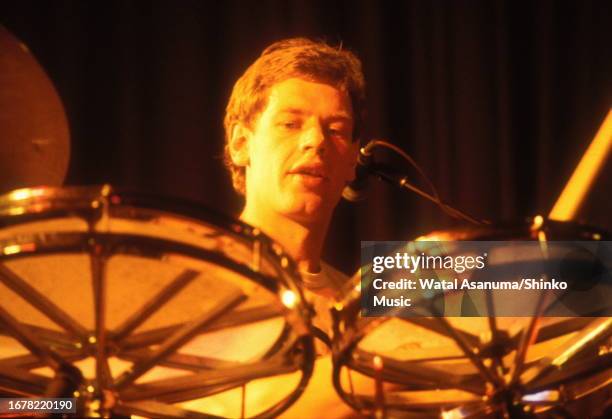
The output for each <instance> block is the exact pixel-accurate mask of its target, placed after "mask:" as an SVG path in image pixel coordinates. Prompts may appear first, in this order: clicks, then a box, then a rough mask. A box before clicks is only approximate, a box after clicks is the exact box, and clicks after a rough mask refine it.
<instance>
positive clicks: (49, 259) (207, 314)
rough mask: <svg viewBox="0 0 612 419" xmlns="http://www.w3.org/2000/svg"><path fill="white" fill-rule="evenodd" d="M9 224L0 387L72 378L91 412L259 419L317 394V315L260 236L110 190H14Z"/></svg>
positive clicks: (3, 210) (0, 298) (287, 263)
mask: <svg viewBox="0 0 612 419" xmlns="http://www.w3.org/2000/svg"><path fill="white" fill-rule="evenodd" d="M0 223H2V228H1V229H0V255H1V257H2V259H1V262H0V302H1V303H0V326H1V327H0V348H1V349H0V393H4V394H9V395H26V396H41V395H44V394H47V395H49V394H50V392H52V391H59V390H57V386H58V384H63V385H62V386H60V387H61V391H60V392H59V393H56V394H54V396H55V397H60V396H61V397H72V394H76V395H77V396H78V399H79V401H80V404H81V405H80V407H79V409H81V410H80V413H81V414H94V413H95V410H96V409H98V413H100V412H102V413H106V414H120V415H132V414H136V415H143V416H155V417H160V416H164V417H184V416H185V415H196V416H197V415H198V414H201V415H204V414H205V415H214V416H223V417H245V416H248V417H250V416H256V415H262V414H263V415H275V414H278V413H279V412H280V411H282V410H283V409H285V408H286V407H288V406H289V404H291V403H292V402H293V401H295V399H297V397H298V396H299V394H300V393H301V391H302V390H303V387H304V386H305V383H306V381H307V380H308V378H309V376H310V373H311V369H312V364H313V356H314V355H313V349H312V339H311V337H310V335H309V328H310V320H309V311H308V308H307V306H306V304H305V302H304V300H303V297H302V294H301V292H300V289H299V288H298V286H297V285H296V284H297V278H298V277H297V273H296V271H295V267H294V264H293V262H292V261H291V260H290V259H289V258H288V257H287V256H286V255H285V254H284V253H283V250H282V249H281V248H280V247H279V246H278V245H277V244H276V243H274V242H272V241H271V240H269V239H268V238H267V237H265V236H264V235H263V234H260V233H259V232H258V231H257V230H254V229H252V228H251V227H249V226H247V225H245V224H242V223H239V222H236V221H232V220H228V219H225V218H224V217H221V216H219V215H215V214H212V213H210V212H208V211H205V210H202V209H198V208H195V207H194V206H191V205H186V204H183V203H178V202H170V201H168V200H159V199H152V198H150V197H145V196H137V195H134V194H125V193H120V192H116V191H113V190H112V189H111V188H110V187H108V186H104V187H93V188H63V189H50V188H39V189H23V190H18V191H15V192H12V193H11V194H8V195H5V196H4V197H2V198H0ZM72 367H77V370H76V371H75V370H74V368H72ZM62 375H64V376H67V378H66V379H65V380H63V381H62V380H60V379H59V378H58V377H61V376H62ZM80 375H82V376H83V377H82V378H81V377H80ZM275 382H282V383H283V385H282V387H281V391H279V387H278V386H274V385H273V383H275ZM262 383H263V384H262ZM71 386H72V388H71ZM67 392H68V393H70V394H68V395H67ZM195 412H198V413H195Z"/></svg>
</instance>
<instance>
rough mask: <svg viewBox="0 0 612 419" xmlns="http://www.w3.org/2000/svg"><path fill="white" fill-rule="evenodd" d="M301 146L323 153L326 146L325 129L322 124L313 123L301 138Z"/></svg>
mask: <svg viewBox="0 0 612 419" xmlns="http://www.w3.org/2000/svg"><path fill="white" fill-rule="evenodd" d="M301 141H302V143H301V148H302V150H304V151H307V150H314V151H316V152H317V153H318V154H323V153H324V152H325V148H326V139H325V131H324V129H323V127H322V126H321V125H320V124H312V125H311V126H310V127H308V128H307V129H306V130H305V131H304V133H303V134H302V138H301Z"/></svg>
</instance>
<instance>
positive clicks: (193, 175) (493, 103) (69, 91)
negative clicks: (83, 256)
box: [0, 0, 612, 272]
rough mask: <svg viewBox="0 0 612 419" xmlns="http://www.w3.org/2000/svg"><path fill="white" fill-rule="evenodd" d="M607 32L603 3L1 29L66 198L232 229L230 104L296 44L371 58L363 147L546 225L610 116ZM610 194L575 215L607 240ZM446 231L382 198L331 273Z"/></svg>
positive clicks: (490, 215)
mask: <svg viewBox="0 0 612 419" xmlns="http://www.w3.org/2000/svg"><path fill="white" fill-rule="evenodd" d="M611 21H612V13H611V6H610V2H609V1H529V2H527V1H526V2H523V1H488V0H487V1H432V0H425V1H402V2H400V1H380V2H379V1H272V0H269V1H224V2H220V1H219V2H217V1H156V2H146V1H138V2H137V1H104V2H94V1H23V0H21V1H6V0H2V1H0V23H1V24H4V25H5V26H6V27H7V28H8V29H9V30H11V31H12V32H13V33H14V34H15V35H16V36H17V37H19V38H20V39H21V40H22V41H24V42H25V43H26V44H27V45H28V46H29V47H30V49H31V51H32V52H33V54H34V55H35V56H36V57H37V58H38V60H39V62H40V63H41V65H42V66H43V67H44V68H45V70H46V71H47V73H48V75H49V77H50V78H51V79H52V80H53V82H54V83H55V85H56V87H57V90H58V92H59V94H60V96H61V98H62V100H63V102H64V105H65V108H66V112H67V115H68V119H69V123H70V130H71V136H72V157H71V162H70V168H69V172H68V178H67V180H66V183H67V184H79V185H87V184H99V183H103V182H110V183H112V184H115V185H118V186H125V187H128V188H132V189H137V190H142V191H146V192H154V193H156V194H160V195H171V196H178V197H182V198H187V199H190V200H193V201H196V202H199V203H202V204H204V205H207V206H209V207H211V208H214V209H216V210H219V211H222V212H225V213H228V214H231V215H237V214H238V213H239V211H240V208H241V205H242V202H241V199H240V198H239V197H238V196H237V195H236V194H234V193H233V191H232V188H231V182H230V178H229V175H228V174H227V173H226V172H225V169H224V168H223V165H222V163H221V159H220V156H221V154H222V148H223V131H222V119H223V112H224V107H225V104H226V101H227V98H228V96H229V92H230V89H231V87H232V85H233V83H234V81H235V80H236V79H237V78H238V77H239V76H240V75H241V73H242V72H243V71H244V70H245V69H246V67H247V66H248V65H249V64H250V63H251V62H252V61H253V60H254V59H255V58H256V57H257V56H258V54H259V52H260V51H261V50H262V49H263V48H264V47H265V46H266V45H268V44H269V43H271V42H273V41H276V40H278V39H281V38H286V37H291V36H308V37H314V38H323V39H326V40H327V41H329V42H331V43H338V42H340V41H342V43H343V46H344V47H345V48H349V49H351V50H353V51H354V52H356V53H357V54H358V55H359V56H360V57H361V58H362V61H363V65H364V71H365V75H366V79H367V82H368V94H369V99H368V107H369V135H370V136H371V137H370V138H373V137H377V138H387V139H389V140H391V141H392V142H394V143H395V144H397V145H400V146H401V147H402V148H404V149H405V150H406V151H408V152H409V153H410V154H411V155H412V156H413V157H414V158H415V159H416V160H417V161H418V162H419V163H420V164H421V166H422V167H423V168H424V170H425V172H426V173H427V174H428V175H429V176H430V178H431V179H432V181H433V182H434V183H435V184H436V185H437V186H438V188H439V191H440V194H441V196H442V197H443V198H444V199H445V200H446V201H447V202H449V203H451V204H453V205H455V206H456V207H458V208H460V209H462V210H464V211H467V212H468V213H470V214H473V215H475V216H477V217H482V218H487V219H492V220H500V219H510V220H512V219H514V220H517V219H520V218H522V217H525V216H529V215H534V214H537V213H542V214H546V213H547V212H548V211H549V210H550V209H551V208H552V206H553V204H554V202H555V200H556V198H557V196H558V195H559V193H560V191H561V189H562V187H563V185H564V184H565V182H566V181H567V180H568V179H569V176H570V174H571V173H572V170H573V169H574V167H575V165H576V163H577V162H578V160H579V158H580V156H581V155H582V153H583V152H584V151H585V149H586V147H587V145H588V144H589V142H590V140H591V139H592V138H593V136H594V134H595V132H596V131H597V128H598V127H599V125H600V124H601V122H602V121H603V118H604V117H605V115H606V113H607V112H608V109H609V108H610V106H611V104H612V101H611V98H612V84H611V79H612V76H611V74H612V53H611V51H612V47H611V46H610V40H611V39H612V29H611V28H612V25H611V24H610V22H611ZM382 158H386V156H385V157H382ZM392 162H394V163H397V164H399V162H397V161H396V160H392ZM608 166H610V164H608ZM411 173H412V174H413V175H414V179H415V182H416V183H420V184H421V185H422V182H419V179H418V176H417V175H416V173H414V172H411ZM611 177H612V176H610V170H609V169H607V172H606V173H604V174H602V176H600V179H599V181H598V184H597V185H596V188H595V189H594V190H593V191H592V192H591V194H590V196H589V200H588V203H587V205H586V207H585V210H584V211H582V212H581V218H582V219H583V220H585V221H587V222H590V223H591V224H596V225H599V226H601V227H604V228H608V229H610V228H611V227H612V225H611V223H610V216H609V214H610V213H611V212H612V211H611V210H612V205H611V204H610V198H609V194H610V186H611V185H610V183H611V182H610V178H611ZM453 225H456V223H455V222H453V221H452V220H450V219H449V218H448V217H447V216H446V215H444V214H443V213H442V212H441V211H440V210H439V209H437V208H436V207H435V206H434V205H433V204H430V203H428V202H424V201H422V200H420V199H418V198H417V197H415V196H413V195H409V194H404V193H402V192H396V191H395V190H393V189H391V188H390V187H389V186H387V185H385V184H382V183H381V182H376V181H373V182H372V187H371V191H370V197H369V199H368V200H367V201H365V202H364V203H361V204H357V205H354V204H348V203H346V202H343V203H342V204H341V205H340V208H339V210H338V211H337V213H336V216H335V218H334V221H333V225H332V229H331V232H330V236H329V240H328V244H327V247H326V250H325V256H326V258H327V259H328V260H329V261H330V262H332V264H335V265H336V266H338V267H339V268H341V269H342V270H344V271H346V272H351V271H352V270H354V269H355V267H356V266H357V264H358V257H359V240H409V239H413V238H415V237H416V236H418V235H420V234H424V233H427V232H428V231H431V230H434V229H444V228H448V227H450V226H453Z"/></svg>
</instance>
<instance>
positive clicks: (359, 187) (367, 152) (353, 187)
mask: <svg viewBox="0 0 612 419" xmlns="http://www.w3.org/2000/svg"><path fill="white" fill-rule="evenodd" d="M374 146H375V141H370V142H369V143H367V144H366V145H365V146H363V147H361V148H360V149H359V156H358V157H357V167H356V168H355V179H353V180H352V181H351V182H349V184H348V185H346V186H345V187H344V190H343V191H342V197H343V198H344V199H346V200H347V201H350V202H359V201H363V200H364V199H365V197H366V189H367V186H368V176H369V175H370V165H371V164H372V149H373V148H374Z"/></svg>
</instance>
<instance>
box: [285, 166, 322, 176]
mask: <svg viewBox="0 0 612 419" xmlns="http://www.w3.org/2000/svg"><path fill="white" fill-rule="evenodd" d="M289 174H291V175H302V176H307V177H313V178H321V179H326V178H327V176H326V175H325V172H324V171H323V168H322V167H320V166H318V165H317V166H301V167H297V168H295V169H292V170H290V171H289Z"/></svg>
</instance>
